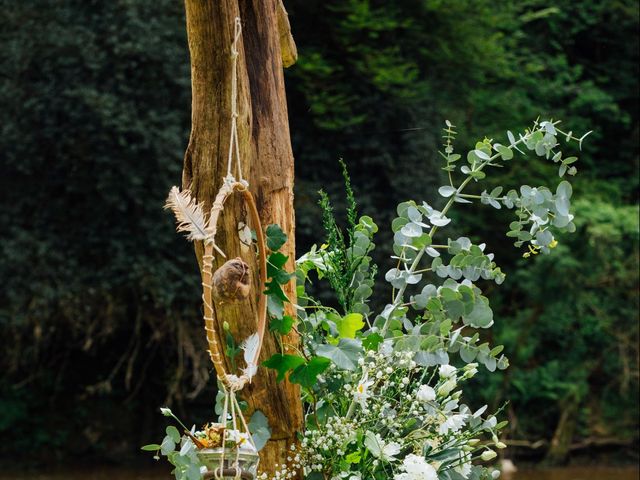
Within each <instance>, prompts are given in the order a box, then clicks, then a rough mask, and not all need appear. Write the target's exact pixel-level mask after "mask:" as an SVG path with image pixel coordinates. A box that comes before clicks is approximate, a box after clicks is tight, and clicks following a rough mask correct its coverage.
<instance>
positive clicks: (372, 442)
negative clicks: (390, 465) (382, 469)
mask: <svg viewBox="0 0 640 480" xmlns="http://www.w3.org/2000/svg"><path fill="white" fill-rule="evenodd" d="M364 445H365V447H367V449H368V450H369V451H370V452H371V455H373V456H374V457H376V458H379V459H381V460H385V461H387V462H394V461H395V460H396V457H395V456H396V455H397V454H399V453H400V444H399V443H397V442H385V441H384V440H382V437H380V435H379V434H374V433H373V432H371V431H368V430H367V432H366V433H365V438H364Z"/></svg>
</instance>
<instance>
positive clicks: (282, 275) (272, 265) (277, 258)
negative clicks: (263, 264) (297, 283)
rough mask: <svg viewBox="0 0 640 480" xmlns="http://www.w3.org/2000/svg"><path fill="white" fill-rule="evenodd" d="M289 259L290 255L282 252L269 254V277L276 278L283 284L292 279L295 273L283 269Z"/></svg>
mask: <svg viewBox="0 0 640 480" xmlns="http://www.w3.org/2000/svg"><path fill="white" fill-rule="evenodd" d="M288 259H289V257H288V256H286V255H284V254H282V253H280V252H274V253H272V254H271V255H269V259H268V260H267V277H268V278H271V279H273V280H275V281H276V282H278V283H279V284H281V285H284V284H285V283H287V282H288V281H289V280H291V277H292V276H293V274H291V273H289V272H287V271H285V270H283V267H284V265H285V264H286V263H287V260H288Z"/></svg>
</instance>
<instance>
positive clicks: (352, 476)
mask: <svg viewBox="0 0 640 480" xmlns="http://www.w3.org/2000/svg"><path fill="white" fill-rule="evenodd" d="M342 479H346V480H362V474H361V473H360V472H340V474H339V475H336V476H334V477H331V480H342Z"/></svg>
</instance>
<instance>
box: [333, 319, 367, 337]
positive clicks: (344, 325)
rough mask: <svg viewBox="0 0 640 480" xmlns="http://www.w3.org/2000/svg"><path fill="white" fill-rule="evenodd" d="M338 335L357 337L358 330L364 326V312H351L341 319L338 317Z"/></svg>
mask: <svg viewBox="0 0 640 480" xmlns="http://www.w3.org/2000/svg"><path fill="white" fill-rule="evenodd" d="M336 326H337V328H338V335H339V336H340V337H341V338H355V337H356V332H358V330H361V329H362V328H363V327H364V321H363V320H362V314H360V313H350V314H348V315H345V316H344V317H342V318H340V319H336Z"/></svg>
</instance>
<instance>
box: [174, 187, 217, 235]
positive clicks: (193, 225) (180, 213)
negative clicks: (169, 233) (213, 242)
mask: <svg viewBox="0 0 640 480" xmlns="http://www.w3.org/2000/svg"><path fill="white" fill-rule="evenodd" d="M164 208H165V209H169V210H172V211H173V213H174V215H175V216H176V220H177V222H178V227H177V230H178V231H179V232H187V240H189V241H191V242H193V241H194V240H206V239H207V237H208V236H209V235H208V234H207V231H206V225H207V224H206V222H205V220H204V212H203V210H202V204H201V203H198V202H197V201H196V199H195V198H193V197H192V196H191V192H190V191H189V190H183V191H180V189H179V188H178V187H173V188H171V190H170V191H169V196H168V197H167V202H166V203H165V206H164Z"/></svg>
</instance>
